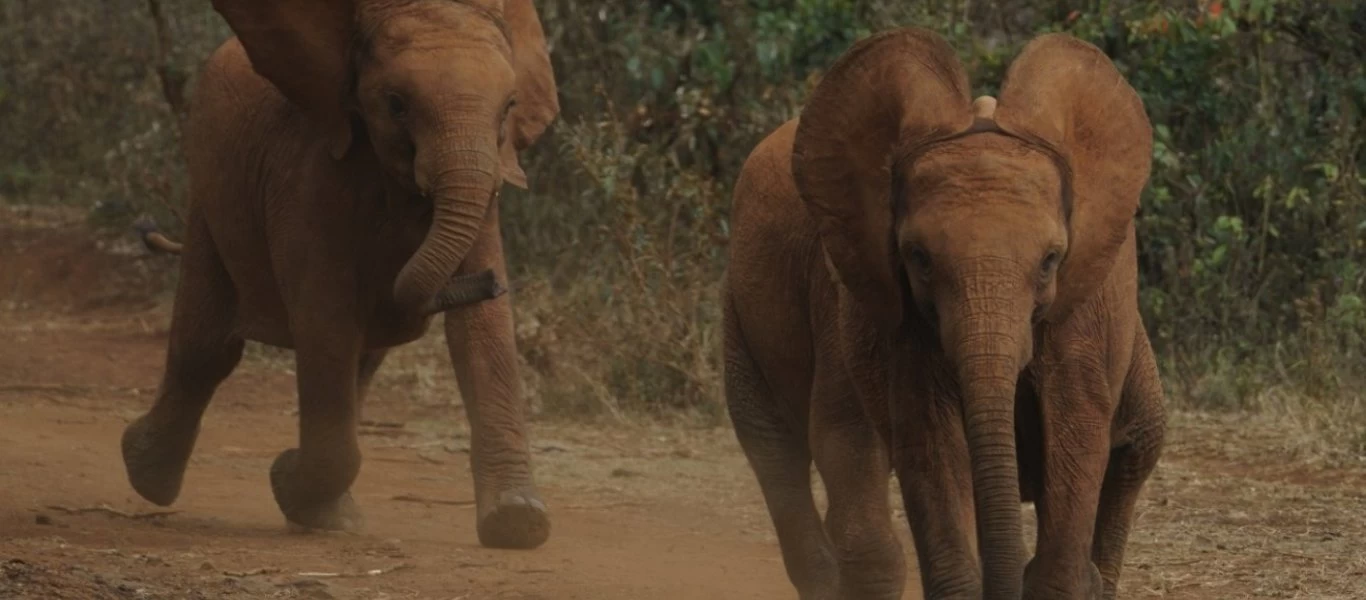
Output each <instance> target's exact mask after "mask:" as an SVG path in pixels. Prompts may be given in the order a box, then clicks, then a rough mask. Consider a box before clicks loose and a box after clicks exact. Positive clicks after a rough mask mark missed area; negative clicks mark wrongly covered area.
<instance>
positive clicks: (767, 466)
mask: <svg viewBox="0 0 1366 600" xmlns="http://www.w3.org/2000/svg"><path fill="white" fill-rule="evenodd" d="M727 309H728V310H727V315H726V317H727V321H728V323H727V327H726V329H727V332H726V339H725V394H726V405H727V410H728V411H729V413H730V418H731V422H732V423H733V424H734V426H735V436H736V438H737V439H738V440H739V442H740V447H741V448H742V449H743V450H744V452H745V457H746V458H747V459H748V460H749V465H750V468H751V469H752V470H753V471H754V475H755V478H756V479H757V480H758V483H759V488H760V490H761V491H762V493H763V496H764V502H765V504H766V505H767V506H768V514H769V517H770V518H771V519H772V520H773V527H774V529H775V531H776V533H777V534H778V545H779V547H780V548H781V550H782V555H783V565H784V567H785V568H786V569H787V576H788V579H789V580H790V581H791V582H792V585H793V586H794V587H796V588H797V593H798V596H799V598H801V600H827V599H833V598H835V597H836V593H837V590H838V588H839V571H838V567H837V564H836V562H835V557H834V555H833V553H832V552H831V549H830V543H829V541H828V540H827V539H826V537H825V531H824V529H823V528H822V526H821V517H820V513H819V512H818V511H817V510H816V504H815V500H814V499H813V498H812V496H811V452H810V449H809V448H808V446H807V442H806V435H805V434H804V432H797V431H794V430H793V427H792V422H791V420H790V419H785V418H783V416H782V414H781V412H780V408H779V406H778V405H777V403H776V401H775V400H776V399H775V398H774V397H773V394H772V393H771V392H770V390H769V388H768V386H767V385H766V384H765V383H764V379H763V375H762V374H761V373H760V372H759V369H758V368H757V365H755V364H754V361H753V359H752V358H751V357H750V355H749V352H748V349H747V348H745V347H744V341H743V340H742V339H740V336H739V335H738V333H737V332H736V331H735V330H736V329H737V327H736V323H735V319H734V312H733V310H731V309H730V307H729V303H728V305H727Z"/></svg>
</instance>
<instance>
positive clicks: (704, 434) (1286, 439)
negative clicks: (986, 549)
mask: <svg viewBox="0 0 1366 600" xmlns="http://www.w3.org/2000/svg"><path fill="white" fill-rule="evenodd" d="M6 211H8V212H6ZM125 237H127V238H128V239H122V238H118V237H117V236H114V237H111V238H107V239H106V238H99V237H95V236H92V235H91V234H90V233H88V231H87V230H86V229H85V227H84V226H83V225H82V224H81V223H80V222H79V219H78V218H77V217H76V216H74V215H72V214H68V213H61V212H60V211H29V212H28V213H24V214H21V213H20V212H18V211H15V210H13V209H9V208H2V207H0V340H2V341H0V598H23V599H28V598H33V599H40V598H41V599H49V598H51V599H80V600H86V599H99V600H103V599H125V598H148V599H154V600H160V599H171V598H176V599H181V598H241V599H249V600H256V599H266V598H272V599H273V598H342V599H353V598H354V599H380V598H394V599H398V598H433V599H440V600H453V599H459V598H463V599H470V600H473V599H482V598H523V599H531V598H537V599H556V600H559V599H573V598H584V599H589V598H591V599H605V600H617V599H620V600H625V599H637V598H680V599H688V598H790V597H793V596H794V594H793V593H792V591H791V588H790V587H789V585H788V583H787V581H786V577H785V575H784V572H783V568H782V563H781V560H780V559H779V555H778V551H777V544H776V540H775V539H774V536H773V534H772V531H771V527H770V525H769V523H768V518H767V513H766V512H765V510H764V507H763V502H762V499H761V497H760V496H759V493H758V489H757V486H756V485H755V484H754V482H753V477H752V475H751V474H750V472H749V470H748V467H747V466H746V465H745V462H744V458H743V455H742V454H741V453H740V451H739V448H738V446H737V444H736V443H735V441H734V438H733V436H732V434H731V433H730V431H729V430H727V429H724V428H704V429H696V428H687V427H682V426H665V425H655V424H648V423H623V422H616V421H612V422H598V423H582V422H564V421H553V422H550V421H544V420H542V421H538V422H537V423H535V425H534V437H533V447H534V449H535V460H536V463H535V467H536V469H537V475H538V478H539V480H540V481H541V484H542V487H543V492H544V495H545V497H546V499H547V501H548V504H549V506H550V510H551V513H552V518H553V520H554V522H553V527H554V528H553V531H552V534H551V540H550V542H549V543H547V545H545V546H544V547H542V548H540V549H538V550H534V551H529V552H516V551H498V550H489V549H485V548H481V547H479V545H478V543H477V541H476V539H475V535H474V529H473V524H474V520H473V514H472V508H471V503H470V500H471V483H470V481H471V480H470V475H469V472H468V435H467V432H468V426H467V424H466V422H465V420H464V415H463V410H462V409H461V408H460V406H459V399H458V394H457V393H456V392H455V391H454V387H453V385H451V378H450V375H449V367H448V365H446V364H445V363H444V362H443V361H444V360H445V359H444V357H443V356H441V353H440V351H439V347H440V332H439V328H434V331H433V333H432V335H431V336H429V337H431V338H434V339H431V340H423V341H421V342H418V343H416V344H414V345H412V346H410V347H405V348H404V349H401V350H399V351H397V352H395V355H394V357H393V358H392V360H391V361H390V362H388V363H386V365H385V367H384V369H383V370H382V371H381V377H380V378H379V379H378V380H377V389H376V390H375V393H374V395H373V401H372V402H370V404H369V406H368V407H367V409H366V415H365V416H366V419H367V425H366V427H365V428H364V436H363V444H364V445H363V448H364V451H365V456H366V462H365V466H364V468H363V470H362V473H361V476H360V480H359V481H358V482H357V484H356V488H355V490H354V492H355V495H356V497H357V500H358V502H360V504H361V505H362V507H363V508H364V509H365V510H366V513H367V517H368V519H369V525H368V528H367V531H366V532H364V533H363V534H361V535H319V534H294V533H289V532H288V531H287V530H286V529H285V527H284V523H283V519H282V517H281V516H280V515H279V513H278V512H277V511H276V508H275V506H274V503H273V501H272V500H271V497H270V492H269V488H268V484H267V478H266V473H267V468H268V466H269V463H270V461H271V460H272V459H273V457H274V456H275V454H276V453H277V452H278V451H280V450H281V449H283V448H286V447H290V446H292V445H293V444H294V435H295V417H294V416H293V415H294V387H293V386H294V383H293V377H292V374H291V373H290V367H291V364H290V362H289V361H288V360H287V358H288V357H287V355H285V354H281V353H277V352H270V351H257V352H254V353H253V354H252V355H251V356H249V358H248V360H245V361H244V362H243V365H242V366H241V367H240V368H239V370H238V372H237V373H235V374H234V376H233V377H232V378H230V379H229V380H228V381H227V382H226V383H225V384H224V385H223V387H222V388H221V390H220V392H219V394H218V396H217V397H216V399H215V401H214V404H213V405H212V406H211V407H210V409H209V413H208V415H207V417H206V418H205V421H204V427H203V431H202V433H201V437H200V442H199V445H198V447H197V449H196V453H195V456H194V458H193V459H192V461H191V465H190V469H189V472H188V475H187V477H186V482H185V488H184V492H183V493H182V496H181V499H180V501H179V502H178V503H177V504H176V505H175V506H174V507H172V508H171V509H170V511H167V509H162V508H160V507H156V506H153V505H150V504H149V503H147V502H144V501H142V500H141V499H140V498H138V497H137V495H136V494H135V493H134V492H133V491H132V489H131V488H130V487H129V486H128V484H127V482H126V480H125V478H124V472H123V466H122V463H121V461H120V458H119V451H118V438H119V434H120V433H121V431H122V428H123V426H124V425H125V424H126V423H127V422H128V421H129V420H130V419H131V418H133V417H134V416H136V415H137V414H139V413H140V412H141V411H142V410H144V409H145V407H146V406H147V404H148V403H149V402H150V400H151V395H152V393H153V392H154V390H155V386H156V383H157V380H158V378H159V377H160V373H161V361H162V359H163V356H164V351H165V347H164V344H165V332H166V325H167V312H166V308H167V302H166V301H167V296H166V285H165V284H166V281H167V280H168V278H167V276H166V273H167V269H168V268H170V267H171V266H173V265H174V262H173V259H172V260H171V261H169V262H168V261H167V260H165V258H164V257H150V258H149V257H147V256H145V254H144V253H142V252H141V250H140V248H139V247H138V246H137V245H136V242H135V241H130V240H131V236H125ZM1293 436H1294V434H1293V433H1292V432H1291V431H1289V428H1287V427H1284V426H1282V425H1281V424H1279V423H1276V422H1274V421H1272V420H1269V419H1266V418H1256V417H1239V416H1209V415H1191V414H1176V415H1174V416H1173V418H1172V431H1171V434H1170V436H1169V438H1170V444H1169V446H1168V449H1167V451H1166V454H1165V457H1164V460H1163V463H1162V464H1161V466H1160V467H1159V469H1158V472H1157V474H1156V475H1155V476H1154V478H1153V480H1152V482H1151V484H1150V486H1149V488H1148V489H1147V492H1146V494H1145V499H1144V501H1143V504H1142V506H1141V508H1140V516H1139V522H1138V524H1137V526H1136V531H1135V533H1134V537H1133V539H1132V543H1131V546H1130V551H1129V553H1128V567H1127V570H1126V575H1125V580H1124V585H1123V589H1124V591H1123V593H1122V596H1123V597H1124V598H1181V599H1187V598H1188V599H1197V598H1198V599H1205V598H1320V599H1346V598H1363V597H1366V546H1363V545H1362V544H1360V543H1359V541H1360V540H1361V539H1363V530H1364V529H1366V465H1363V464H1362V463H1361V462H1360V461H1358V460H1356V459H1354V458H1353V457H1342V456H1337V457H1327V458H1325V457H1323V456H1319V455H1313V454H1306V453H1304V452H1302V451H1299V450H1297V448H1299V446H1298V445H1296V444H1294V443H1292V442H1293V441H1294V440H1293ZM895 504H896V505H899V504H900V503H899V502H896V503H895ZM1026 510H1027V511H1028V509H1026ZM898 516H900V514H899V513H898ZM904 529H905V528H904V526H903V527H902V530H903V536H902V537H903V541H904V542H905V543H906V547H907V552H908V556H909V554H910V553H911V550H910V544H909V538H908V537H907V536H906V535H905V533H904ZM910 562H911V563H912V564H914V560H911V561H910ZM917 587H918V583H917V579H916V574H915V573H914V572H912V573H910V574H909V585H908V590H909V591H908V593H907V597H910V598H914V597H918V594H917V593H915V589H916V588H917Z"/></svg>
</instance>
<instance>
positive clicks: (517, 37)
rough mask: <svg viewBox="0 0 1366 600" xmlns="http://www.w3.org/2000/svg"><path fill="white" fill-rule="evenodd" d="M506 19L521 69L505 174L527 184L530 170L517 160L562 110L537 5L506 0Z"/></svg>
mask: <svg viewBox="0 0 1366 600" xmlns="http://www.w3.org/2000/svg"><path fill="white" fill-rule="evenodd" d="M503 20H504V21H505V22H506V23H507V29H508V33H509V35H511V37H512V66H513V69H514V70H515V71H516V72H517V105H516V106H514V107H513V108H512V112H511V113H510V114H509V115H508V121H507V135H506V138H505V141H504V144H503V148H502V154H503V157H502V158H503V178H504V179H505V180H507V182H508V183H511V184H513V185H516V186H518V187H521V188H525V187H526V185H527V184H526V174H525V173H524V172H523V171H522V167H521V165H520V164H519V163H518V161H517V153H518V152H520V151H522V150H525V149H527V148H528V147H530V146H531V145H532V144H533V143H535V142H536V140H537V139H539V138H540V137H541V134H542V133H544V132H545V130H546V128H547V127H549V126H550V124H551V123H552V122H553V121H554V120H555V117H556V116H558V115H559V114H560V101H559V98H558V89H557V88H556V86H555V72H554V69H552V68H551V66H550V50H549V48H548V47H547V46H546V41H545V31H544V30H543V29H542V28H541V19H540V17H539V16H538V15H537V14H536V6H535V5H534V4H533V3H532V1H531V0H506V2H504V4H503Z"/></svg>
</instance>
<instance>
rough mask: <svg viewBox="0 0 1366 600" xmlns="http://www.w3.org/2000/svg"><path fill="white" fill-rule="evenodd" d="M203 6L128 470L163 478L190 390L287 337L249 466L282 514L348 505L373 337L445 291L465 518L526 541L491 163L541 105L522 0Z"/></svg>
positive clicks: (533, 494)
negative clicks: (159, 357)
mask: <svg viewBox="0 0 1366 600" xmlns="http://www.w3.org/2000/svg"><path fill="white" fill-rule="evenodd" d="M213 7H214V9H215V11H217V13H218V14H219V15H221V16H222V17H223V18H224V20H225V21H226V22H227V24H228V25H229V27H230V28H231V29H232V32H233V33H234V34H235V35H234V36H233V37H231V38H230V39H228V40H227V41H225V42H224V43H223V44H222V45H220V46H219V47H218V48H217V49H216V50H215V51H214V52H213V54H212V55H211V56H210V58H209V59H208V60H207V61H206V63H205V64H204V65H203V67H202V68H201V71H200V76H199V79H198V81H197V83H196V85H195V89H194V91H193V97H192V99H191V104H190V107H189V114H188V116H187V117H186V120H185V122H184V124H183V128H182V137H183V151H184V156H185V161H186V166H187V171H188V176H189V207H188V210H187V212H186V216H185V233H184V240H183V245H181V244H179V243H174V242H172V243H171V244H172V245H174V246H175V247H174V248H171V247H169V246H168V249H171V250H178V251H179V253H180V256H181V258H180V271H179V272H180V277H179V281H178V283H177V286H176V292H175V301H174V306H173V308H172V314H171V325H170V332H169V340H168V348H167V353H166V359H165V370H164V373H163V375H162V380H161V383H160V385H159V387H158V390H157V392H156V397H155V400H154V402H153V404H152V406H151V408H150V409H149V410H148V411H147V412H146V413H145V414H143V415H141V416H139V417H138V418H137V419H135V420H133V421H132V422H131V423H130V424H129V425H128V426H127V428H126V429H125V430H124V433H123V437H122V443H121V445H122V455H123V461H124V464H125V467H126V469H127V475H128V479H129V482H130V483H131V485H132V487H133V489H134V490H136V491H137V493H138V494H139V495H141V496H142V497H143V498H145V499H147V500H149V501H151V502H153V503H156V504H158V505H163V506H165V505H170V504H172V503H173V502H174V501H175V500H176V498H177V497H178V496H179V494H180V488H181V484H182V480H183V476H184V472H185V469H186V465H187V462H188V460H189V456H190V454H191V452H192V451H193V448H194V445H195V441H196V439H197V437H198V432H199V428H200V421H201V418H202V416H203V414H204V411H205V409H206V407H207V405H208V404H209V402H210V400H211V398H212V396H213V394H214V392H215V390H216V389H217V387H218V385H219V384H220V383H221V382H222V381H223V380H224V379H225V378H227V377H228V376H229V375H230V374H231V373H232V371H233V370H234V369H235V368H236V366H237V364H238V361H239V359H240V358H241V355H242V350H243V347H244V343H245V341H246V340H253V341H257V342H261V343H264V344H269V345H273V346H278V347H283V348H290V349H293V350H294V352H295V360H296V373H297V377H296V379H297V389H298V402H299V416H298V419H299V434H298V436H299V437H298V447H297V448H291V449H287V450H285V451H283V452H281V453H280V454H279V455H278V456H277V457H276V458H275V460H274V462H273V464H272V465H271V467H270V486H271V491H272V493H273V495H274V499H275V502H276V504H277V505H278V507H279V509H280V511H281V512H282V513H283V515H284V517H285V519H286V522H287V524H289V525H290V526H291V527H294V528H304V529H310V530H348V531H354V530H357V529H359V528H361V527H362V526H363V523H364V517H363V515H362V513H361V511H360V509H359V508H358V506H357V505H356V503H355V501H354V500H353V498H352V497H351V494H350V491H349V490H350V488H351V485H352V483H353V482H354V481H355V479H356V477H357V476H358V474H359V472H360V467H361V462H362V460H361V450H360V447H359V444H358V440H357V427H358V421H359V414H360V410H361V408H362V404H363V401H364V397H365V395H366V391H367V389H368V387H369V384H370V382H371V379H372V378H373V377H374V375H375V372H376V371H377V369H379V367H380V365H381V363H382V361H383V360H384V357H385V354H386V352H387V351H388V349H390V348H393V347H395V346H398V345H402V344H405V343H408V342H411V341H413V340H415V339H418V338H419V337H421V336H422V335H424V333H425V332H426V330H427V329H428V326H429V325H430V322H431V318H432V316H434V313H436V312H444V315H445V337H446V344H447V346H448V349H449V351H450V356H451V361H452V364H453V366H454V369H455V374H456V379H457V382H458V386H459V389H460V393H461V396H462V397H463V398H464V401H465V407H466V412H467V415H468V417H469V421H470V429H471V433H470V436H471V444H470V445H471V452H470V462H471V472H472V474H473V479H474V496H475V504H476V511H475V519H476V521H475V525H476V532H477V536H478V540H479V542H480V543H481V544H482V545H484V546H486V547H493V548H512V549H531V548H536V547H539V546H540V545H542V544H543V543H544V542H545V541H546V540H547V539H548V537H549V535H550V518H549V512H548V509H547V508H546V505H545V502H544V501H543V500H542V499H541V497H540V494H539V492H538V490H537V488H536V485H535V481H534V478H533V476H532V469H531V459H530V447H529V442H528V439H527V435H528V434H527V425H526V419H527V415H526V412H527V406H526V402H525V400H524V399H523V398H522V397H521V389H520V386H521V384H520V382H519V379H518V374H517V367H516V365H517V349H516V346H515V343H514V335H513V322H512V305H511V299H510V294H505V293H503V291H505V288H504V287H503V284H502V283H500V282H506V281H507V266H506V264H505V260H504V251H503V242H502V234H501V231H500V225H499V217H498V215H499V209H498V205H499V192H500V191H501V189H502V186H503V184H504V183H508V184H511V185H514V186H518V187H522V188H525V187H526V186H527V178H526V174H525V172H524V171H523V170H522V167H521V166H520V164H519V162H518V152H519V151H522V150H525V149H527V148H529V147H530V146H531V145H532V144H533V143H534V142H535V141H536V140H537V139H538V138H539V137H540V136H541V135H542V134H543V133H544V132H545V130H546V129H547V128H548V127H549V126H550V125H551V124H552V122H553V121H554V120H555V118H556V117H557V116H558V114H559V103H558V99H557V97H556V95H557V91H556V83H555V76H554V72H553V70H552V67H551V64H550V58H549V51H548V48H547V45H546V40H545V35H544V32H543V29H542V26H541V23H540V20H539V17H538V15H537V12H536V9H535V7H534V6H533V4H532V2H531V0H456V1H452V0H293V1H291V2H276V1H274V0H213ZM152 233H153V232H144V240H145V241H147V243H149V244H151V243H154V242H168V241H169V240H168V239H166V237H165V236H164V235H160V234H157V235H152ZM162 245H166V244H162ZM460 290H465V292H461V291H460ZM466 292H469V294H467V293H466ZM470 294H473V295H470Z"/></svg>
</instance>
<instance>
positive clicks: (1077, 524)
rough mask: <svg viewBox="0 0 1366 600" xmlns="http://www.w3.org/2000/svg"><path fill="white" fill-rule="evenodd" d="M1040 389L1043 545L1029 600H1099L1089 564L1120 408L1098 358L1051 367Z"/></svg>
mask: <svg viewBox="0 0 1366 600" xmlns="http://www.w3.org/2000/svg"><path fill="white" fill-rule="evenodd" d="M1050 365H1051V366H1050V368H1049V369H1048V370H1047V371H1046V374H1045V375H1043V376H1042V378H1041V382H1040V389H1039V414H1040V417H1041V422H1042V425H1043V444H1042V450H1043V453H1042V458H1043V461H1042V462H1043V464H1042V481H1041V482H1039V485H1036V486H1035V489H1036V490H1037V491H1036V494H1035V503H1034V506H1035V510H1036V511H1037V514H1038V540H1037V544H1036V548H1037V550H1036V552H1035V556H1034V558H1033V559H1032V560H1030V561H1029V563H1028V565H1027V566H1026V567H1025V590H1024V598H1025V600H1093V599H1095V598H1098V597H1099V596H1100V594H1101V591H1102V587H1103V585H1102V582H1101V579H1100V573H1099V571H1098V570H1097V569H1096V566H1095V564H1094V563H1092V561H1091V540H1092V536H1093V534H1094V532H1095V523H1096V514H1097V506H1098V504H1099V502H1100V489H1101V482H1102V481H1103V479H1104V477H1105V470H1106V464H1107V463H1108V461H1109V458H1110V423H1111V422H1112V417H1113V411H1114V406H1115V405H1116V403H1115V402H1114V401H1113V400H1112V399H1111V398H1112V391H1111V386H1110V383H1109V379H1108V377H1107V371H1106V369H1105V368H1104V366H1103V362H1102V361H1101V360H1100V357H1097V356H1095V355H1086V356H1082V355H1081V353H1080V352H1077V353H1072V354H1068V355H1064V356H1060V357H1058V358H1057V360H1056V362H1053V361H1050Z"/></svg>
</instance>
